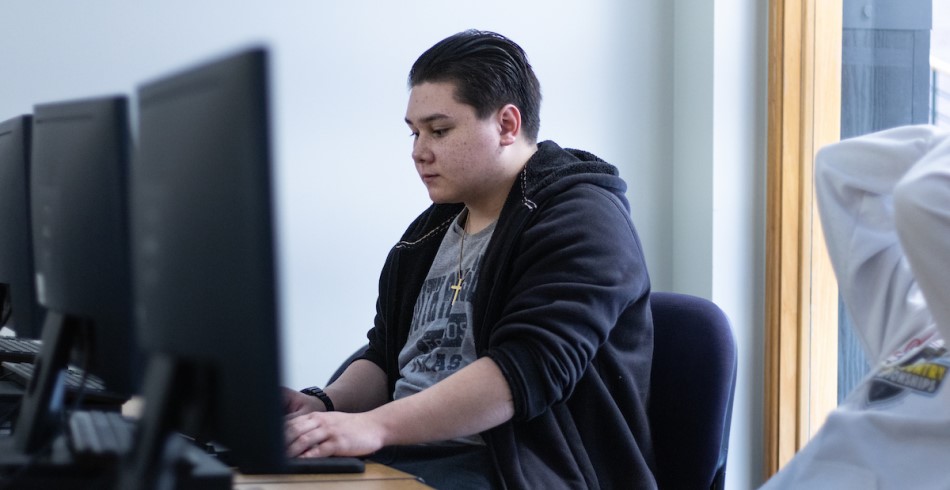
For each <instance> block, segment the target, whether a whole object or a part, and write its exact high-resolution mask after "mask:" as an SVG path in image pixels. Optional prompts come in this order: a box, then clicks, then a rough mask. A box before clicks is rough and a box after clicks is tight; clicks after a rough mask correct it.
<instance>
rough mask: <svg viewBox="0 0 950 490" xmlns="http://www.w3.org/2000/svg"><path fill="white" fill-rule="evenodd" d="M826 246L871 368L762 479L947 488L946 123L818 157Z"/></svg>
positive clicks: (949, 257) (880, 136) (811, 486)
mask: <svg viewBox="0 0 950 490" xmlns="http://www.w3.org/2000/svg"><path fill="white" fill-rule="evenodd" d="M815 183H816V192H817V196H818V206H819V211H820V213H821V219H822V224H823V227H824V230H825V237H826V239H827V244H828V251H829V253H830V255H831V261H832V264H833V266H834V271H835V275H836V276H837V278H838V285H839V289H840V291H841V295H842V298H843V301H844V303H845V305H846V306H847V308H848V311H849V313H850V314H851V315H852V318H853V320H854V322H853V323H854V327H855V329H856V331H857V334H858V337H859V338H860V340H861V343H862V346H863V348H864V349H865V352H866V353H867V354H868V360H869V362H870V363H871V366H872V369H871V372H870V373H869V374H868V375H867V377H865V378H864V379H863V380H862V381H861V383H860V384H859V385H858V386H857V387H856V388H855V389H854V390H853V391H852V392H851V393H850V394H849V395H848V397H847V398H846V399H845V400H844V401H843V402H842V403H841V405H840V406H839V407H838V408H837V409H836V410H835V411H833V412H832V413H831V415H830V416H829V417H828V419H827V421H826V422H825V424H824V426H823V427H822V428H821V429H820V430H819V432H818V433H817V434H816V435H815V437H814V438H813V439H812V440H811V441H810V442H809V443H808V444H807V445H806V446H805V447H804V448H803V449H802V451H800V452H799V454H797V455H796V456H795V457H794V458H792V460H791V461H790V462H789V463H788V464H787V465H786V466H785V467H784V468H783V469H782V470H781V471H779V472H778V473H777V474H776V475H775V476H774V477H773V478H772V479H770V480H769V481H768V482H766V484H765V485H764V486H763V487H762V488H763V489H769V490H772V489H785V488H795V489H799V488H804V489H808V490H819V489H836V490H841V489H861V490H873V489H902V490H904V489H911V488H920V489H950V387H948V386H947V384H948V382H947V380H948V376H947V372H948V369H950V354H948V352H947V347H946V346H945V344H944V339H947V338H950V132H947V131H946V130H941V129H938V128H936V127H933V126H904V127H899V128H895V129H890V130H886V131H881V132H878V133H873V134H869V135H865V136H862V137H857V138H853V139H849V140H845V141H842V142H839V143H835V144H833V145H830V146H827V147H825V148H823V149H822V150H821V151H820V152H819V153H818V155H817V157H816V167H815Z"/></svg>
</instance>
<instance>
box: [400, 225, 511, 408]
mask: <svg viewBox="0 0 950 490" xmlns="http://www.w3.org/2000/svg"><path fill="white" fill-rule="evenodd" d="M494 229H495V224H494V223H493V224H491V225H489V226H488V227H486V228H485V229H484V230H481V231H479V232H478V233H475V234H472V235H465V234H464V232H463V231H462V228H461V227H460V226H459V225H458V222H456V223H454V224H453V227H452V228H451V229H450V230H449V232H448V233H446V234H445V237H444V238H443V239H442V244H441V245H440V247H439V251H438V252H437V253H436V256H435V258H434V260H433V261H432V265H431V266H430V268H429V273H428V275H427V277H426V280H425V281H424V282H423V284H422V288H421V289H420V291H419V296H417V297H416V303H415V306H414V309H413V315H412V324H411V325H410V329H409V336H408V338H407V339H406V344H405V345H404V346H403V348H402V350H401V351H400V353H399V373H400V375H401V377H400V378H399V379H398V380H396V389H395V391H394V392H393V397H394V399H397V400H398V399H399V398H403V397H406V396H409V395H412V394H414V393H418V392H420V391H422V390H424V389H426V388H428V387H430V386H432V385H434V384H435V383H438V382H439V381H441V380H443V379H445V378H447V377H449V376H450V375H452V374H453V373H455V372H456V371H458V370H459V369H462V368H464V367H465V366H467V365H469V364H470V363H472V362H474V361H475V358H476V356H475V341H474V335H473V328H474V326H473V324H472V315H473V307H472V301H473V299H474V297H475V286H476V285H477V284H478V277H479V269H480V268H481V267H480V264H481V261H482V256H483V255H484V253H485V250H486V248H487V247H488V243H489V241H490V240H491V236H492V233H493V232H494ZM463 236H464V237H465V239H464V242H463V240H462V237H463ZM460 263H461V269H462V288H461V290H460V291H459V292H458V297H457V298H455V293H456V291H455V289H453V287H452V286H455V285H457V284H458V278H459V264H460ZM453 298H454V299H455V301H454V303H453V301H452V300H453Z"/></svg>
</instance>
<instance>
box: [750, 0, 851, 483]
mask: <svg viewBox="0 0 950 490" xmlns="http://www.w3.org/2000/svg"><path fill="white" fill-rule="evenodd" d="M842 8H843V6H842V0H770V2H769V41H768V42H769V62H768V65H769V66H768V150H767V151H768V153H767V159H768V161H767V168H768V184H767V191H768V197H767V224H766V298H765V310H766V312H765V313H766V319H765V325H766V332H765V349H766V351H765V450H766V452H765V476H766V477H768V476H771V475H772V474H774V473H775V472H776V471H778V469H779V468H781V466H782V465H784V464H785V463H786V462H787V461H788V460H789V459H790V458H791V457H792V456H793V455H794V454H795V453H796V452H797V451H798V450H799V449H801V447H802V446H803V445H804V444H805V442H807V441H808V439H809V438H810V437H811V435H812V434H814V432H815V431H816V430H817V429H818V427H820V425H821V423H822V422H823V421H824V419H825V417H826V416H827V413H828V412H830V411H831V410H832V409H833V408H834V407H835V406H836V404H837V343H838V342H837V338H838V334H837V325H838V289H837V282H836V281H835V278H834V273H833V271H832V269H831V264H830V262H829V260H828V256H827V250H826V248H825V243H824V235H823V234H822V230H821V225H820V223H819V218H818V213H817V210H816V208H815V200H814V192H813V189H814V185H813V180H812V175H813V173H812V171H813V165H814V155H815V152H816V151H817V149H818V148H820V147H822V146H824V145H825V144H828V143H831V142H834V141H837V140H838V139H839V135H840V120H841V31H842Z"/></svg>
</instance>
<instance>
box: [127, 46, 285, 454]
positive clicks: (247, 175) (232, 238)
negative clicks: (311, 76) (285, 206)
mask: <svg viewBox="0 0 950 490" xmlns="http://www.w3.org/2000/svg"><path fill="white" fill-rule="evenodd" d="M138 97H139V104H140V106H139V111H138V113H139V150H138V154H137V158H136V160H135V163H134V165H133V170H132V185H133V187H132V191H133V198H132V199H133V201H132V205H133V207H132V210H133V223H134V225H133V229H132V232H133V233H132V242H133V251H134V252H133V254H134V255H133V263H134V267H135V271H136V274H135V281H134V282H135V288H134V291H135V297H136V302H135V314H136V320H137V323H138V325H139V327H140V333H139V335H140V337H141V340H142V345H143V347H144V348H145V350H146V351H147V353H149V354H150V355H151V357H152V359H155V358H158V357H162V358H164V359H172V360H173V362H175V363H176V364H178V365H179V366H191V367H194V368H195V370H196V371H195V372H196V374H195V376H199V374H198V373H200V376H202V377H203V378H202V379H204V383H206V384H205V385H204V386H206V387H207V390H208V392H207V393H205V394H203V396H202V399H201V400H195V399H183V398H177V399H169V400H152V399H149V400H148V401H147V403H146V416H145V417H144V418H143V420H145V421H146V423H148V420H149V415H148V410H149V408H150V407H155V406H160V405H162V404H165V405H169V404H171V405H174V406H166V407H165V409H166V410H169V411H172V412H174V411H176V410H177V411H184V410H185V408H184V406H186V405H187V406H190V407H195V406H198V407H200V408H198V411H199V412H202V413H201V414H200V418H201V420H202V425H203V426H204V428H205V429H206V430H205V431H203V432H204V433H203V434H202V435H203V436H204V437H208V438H210V439H213V440H215V441H218V442H220V443H223V444H224V445H225V446H227V447H229V448H230V449H231V451H232V458H233V461H234V462H235V463H236V464H237V465H238V466H245V465H247V466H260V465H275V464H277V463H279V462H280V461H281V460H282V458H283V450H284V443H283V426H282V407H281V405H280V398H279V388H278V385H279V380H280V377H279V371H278V357H277V356H278V348H277V346H278V340H277V329H276V327H277V325H278V323H279V322H278V318H277V304H276V302H277V293H276V290H275V289H276V286H275V284H276V282H275V270H274V249H273V228H272V216H271V213H272V209H271V166H270V159H269V151H270V150H269V135H268V114H267V113H268V102H267V84H266V53H265V52H264V51H263V50H250V51H246V52H242V53H240V54H237V55H234V56H231V57H228V58H225V59H223V60H219V61H215V62H210V63H207V64H203V65H201V66H198V67H197V68H193V69H191V70H187V71H184V72H180V73H177V74H174V75H172V76H169V77H165V78H162V79H160V80H157V81H154V82H151V83H148V84H145V85H143V86H142V87H140V90H139V93H138ZM152 373H153V369H152V364H150V367H149V372H148V377H147V378H146V384H147V386H146V395H147V396H148V394H149V393H152V392H155V393H170V392H172V391H174V390H173V389H171V388H166V389H165V390H157V389H155V387H154V386H152V384H153V383H158V382H160V381H159V380H157V379H156V377H154V376H153V375H152ZM152 390H155V391H152ZM199 391H200V390H199ZM179 392H180V391H179ZM163 396H164V395H163ZM169 397H170V395H169ZM189 411H190V413H193V412H194V410H193V409H189ZM175 429H177V430H183V429H184V431H185V432H188V430H187V428H183V427H175Z"/></svg>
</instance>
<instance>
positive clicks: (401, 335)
mask: <svg viewBox="0 0 950 490" xmlns="http://www.w3.org/2000/svg"><path fill="white" fill-rule="evenodd" d="M626 187H627V186H626V183H625V182H624V181H623V180H622V179H621V178H620V177H619V176H618V172H617V169H616V168H615V167H613V166H612V165H610V164H608V163H606V162H604V161H603V160H600V159H599V158H597V157H595V156H594V155H591V154H590V153H586V152H583V151H578V150H566V149H562V148H561V147H559V146H558V145H557V144H555V143H553V142H550V141H545V142H542V143H540V144H539V145H538V151H537V152H536V153H535V154H534V155H533V156H532V157H531V158H530V159H529V160H528V162H527V164H526V165H525V168H524V170H523V171H522V172H521V174H520V175H519V177H518V179H517V180H516V181H515V184H514V185H513V186H512V189H511V192H510V193H509V195H508V199H507V201H506V203H505V205H504V207H503V209H502V212H501V215H500V216H499V219H498V224H497V225H496V228H495V232H494V234H493V235H492V238H491V242H490V243H489V245H488V249H487V250H486V252H485V257H484V259H483V262H482V266H481V267H482V269H481V271H480V274H479V279H478V284H477V286H476V290H475V298H474V301H473V308H474V312H473V313H474V316H473V318H474V325H473V332H474V337H475V348H476V352H477V355H478V356H479V357H481V356H488V357H490V358H492V360H494V361H495V363H496V364H498V366H499V367H500V368H501V371H502V373H503V374H504V376H505V378H506V379H507V381H508V385H509V387H510V389H511V393H512V396H513V401H514V409H515V414H514V417H513V418H512V419H511V420H509V421H508V422H506V423H504V424H502V425H500V426H498V427H495V428H493V429H491V430H489V431H487V432H484V433H483V434H482V436H483V437H484V439H485V441H486V443H487V444H488V448H489V450H490V452H491V454H492V456H493V458H494V461H495V464H496V471H497V472H498V474H499V475H500V477H501V479H502V480H503V481H504V483H505V486H506V487H507V488H512V489H514V488H519V489H520V488H525V489H540V488H544V489H553V488H635V489H640V488H655V487H656V483H655V481H654V478H653V473H652V471H651V468H652V466H653V450H652V443H651V438H650V430H649V423H648V421H647V415H646V406H647V401H648V392H649V381H650V364H651V360H652V353H653V320H652V318H651V316H650V304H649V293H650V280H649V277H648V275H647V270H646V264H645V262H644V259H643V253H642V250H641V246H640V241H639V238H638V237H637V233H636V230H635V229H634V226H633V223H632V221H631V219H630V211H629V203H628V202H627V200H626V197H625V196H624V192H625V191H626ZM461 210H462V205H460V204H435V205H432V206H431V207H429V209H427V210H426V211H425V212H424V213H423V214H422V215H420V216H419V217H418V218H416V220H415V221H414V222H413V223H412V224H411V225H410V226H409V228H408V230H407V231H406V233H405V234H404V235H403V238H402V240H401V241H400V242H399V243H397V244H396V246H395V247H393V249H392V250H391V251H390V253H389V257H388V258H387V260H386V264H385V266H384V268H383V271H382V274H381V277H380V282H379V298H378V301H377V314H376V319H375V326H374V328H373V329H371V330H370V332H369V333H368V335H367V336H368V338H369V349H368V350H367V352H366V354H365V358H366V359H368V360H370V361H372V362H375V363H376V364H377V365H379V366H380V367H382V368H383V370H384V371H385V372H386V373H387V375H388V378H389V392H390V393H392V392H393V390H394V388H395V383H396V379H397V377H398V376H399V366H398V357H399V352H400V351H401V350H402V347H403V345H405V343H406V339H407V337H408V334H409V328H410V325H411V323H412V314H413V307H414V305H415V302H416V297H417V296H418V294H419V291H420V289H421V287H422V283H423V281H424V280H425V277H426V274H427V273H428V270H429V267H430V265H431V264H432V261H433V259H434V257H435V254H436V252H437V251H438V249H439V245H440V243H441V242H442V237H443V236H444V235H445V232H446V230H447V229H448V228H449V225H450V224H451V223H452V221H453V220H454V219H455V217H456V215H458V213H459V212H461Z"/></svg>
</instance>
